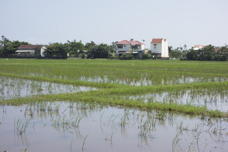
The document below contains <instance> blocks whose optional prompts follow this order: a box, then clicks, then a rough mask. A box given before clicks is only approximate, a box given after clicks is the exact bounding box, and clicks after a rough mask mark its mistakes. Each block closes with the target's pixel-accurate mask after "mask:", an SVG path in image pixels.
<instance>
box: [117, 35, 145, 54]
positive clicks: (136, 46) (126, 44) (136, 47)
mask: <svg viewBox="0 0 228 152" xmlns="http://www.w3.org/2000/svg"><path fill="white" fill-rule="evenodd" d="M115 45H116V54H118V55H120V54H124V53H138V52H140V51H143V50H144V49H145V45H144V43H142V42H139V41H135V40H133V39H131V40H130V41H128V40H122V41H117V42H115Z"/></svg>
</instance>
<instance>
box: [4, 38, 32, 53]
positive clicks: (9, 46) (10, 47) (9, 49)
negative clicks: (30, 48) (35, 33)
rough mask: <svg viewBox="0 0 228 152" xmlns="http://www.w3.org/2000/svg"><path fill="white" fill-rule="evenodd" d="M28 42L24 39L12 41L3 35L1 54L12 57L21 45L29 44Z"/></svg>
mask: <svg viewBox="0 0 228 152" xmlns="http://www.w3.org/2000/svg"><path fill="white" fill-rule="evenodd" d="M28 44H29V43H28V42H23V41H10V40H9V39H8V38H6V37H5V36H2V37H1V40H0V56H2V57H10V56H12V55H13V54H15V52H16V50H17V48H18V47H19V46H20V45H28Z"/></svg>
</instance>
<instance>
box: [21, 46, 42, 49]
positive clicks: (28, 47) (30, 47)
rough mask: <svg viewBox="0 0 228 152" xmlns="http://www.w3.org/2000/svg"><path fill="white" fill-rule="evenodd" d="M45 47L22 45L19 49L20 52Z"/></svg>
mask: <svg viewBox="0 0 228 152" xmlns="http://www.w3.org/2000/svg"><path fill="white" fill-rule="evenodd" d="M42 46H43V45H21V46H19V47H18V49H19V50H23V49H40V48H42Z"/></svg>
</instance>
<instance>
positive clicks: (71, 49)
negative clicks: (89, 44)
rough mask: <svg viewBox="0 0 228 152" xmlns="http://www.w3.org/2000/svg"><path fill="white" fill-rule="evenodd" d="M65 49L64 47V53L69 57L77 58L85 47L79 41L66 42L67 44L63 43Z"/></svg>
mask: <svg viewBox="0 0 228 152" xmlns="http://www.w3.org/2000/svg"><path fill="white" fill-rule="evenodd" d="M65 47H66V49H67V50H66V51H67V53H69V55H70V56H74V57H78V56H79V55H80V54H83V53H84V52H83V51H84V49H85V46H84V44H83V43H82V42H81V41H79V42H77V41H75V40H74V41H67V43H65Z"/></svg>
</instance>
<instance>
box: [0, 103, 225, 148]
mask: <svg viewBox="0 0 228 152" xmlns="http://www.w3.org/2000/svg"><path fill="white" fill-rule="evenodd" d="M0 135H1V136H0V151H1V152H2V151H9V152H16V151H31V152H40V151H56V152H58V151H59V152H62V151H69V152H71V151H90V152H92V151H100V152H107V151H115V152H116V151H118V152H125V151H131V152H138V151H142V152H147V151H148V152H149V151H159V152H189V151H190V152H193V151H194V152H195V151H197V152H209V151H213V152H227V150H228V120H227V119H225V118H219V119H212V118H207V117H194V118H191V117H188V116H181V115H174V114H170V113H161V112H156V111H140V110H135V109H125V108H114V107H102V106H98V105H95V104H85V103H81V102H74V103H69V102H54V103H53V102H52V103H50V102H41V103H31V104H27V105H22V106H0Z"/></svg>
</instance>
